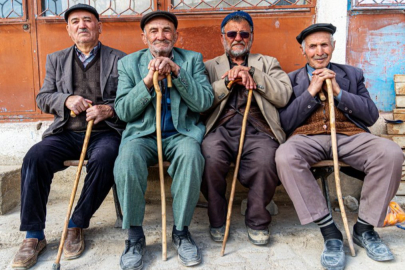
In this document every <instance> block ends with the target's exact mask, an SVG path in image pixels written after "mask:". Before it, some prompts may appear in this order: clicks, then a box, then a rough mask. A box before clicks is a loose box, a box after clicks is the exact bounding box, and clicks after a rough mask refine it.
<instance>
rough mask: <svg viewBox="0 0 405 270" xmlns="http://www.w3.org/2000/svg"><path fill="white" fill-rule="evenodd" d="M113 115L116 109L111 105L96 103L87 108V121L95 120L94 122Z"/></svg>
mask: <svg viewBox="0 0 405 270" xmlns="http://www.w3.org/2000/svg"><path fill="white" fill-rule="evenodd" d="M113 116H114V111H113V109H112V108H111V106H109V105H94V106H92V107H90V108H88V109H87V110H86V121H90V120H94V124H97V123H100V122H101V121H104V120H105V119H107V118H111V117H113Z"/></svg>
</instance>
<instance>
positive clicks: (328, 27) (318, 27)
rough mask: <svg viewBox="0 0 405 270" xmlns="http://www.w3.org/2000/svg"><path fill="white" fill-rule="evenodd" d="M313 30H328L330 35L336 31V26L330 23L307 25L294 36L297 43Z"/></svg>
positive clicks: (313, 31)
mask: <svg viewBox="0 0 405 270" xmlns="http://www.w3.org/2000/svg"><path fill="white" fill-rule="evenodd" d="M315 32H329V33H331V34H332V35H333V34H334V33H335V32H336V27H335V26H334V25H333V24H330V23H315V24H313V25H310V26H308V27H307V28H305V29H304V30H302V32H301V33H300V34H299V35H298V36H297V37H296V38H297V41H298V43H299V44H301V43H302V42H303V41H304V39H305V38H306V37H307V36H308V35H310V34H312V33H315Z"/></svg>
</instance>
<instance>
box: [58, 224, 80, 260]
mask: <svg viewBox="0 0 405 270" xmlns="http://www.w3.org/2000/svg"><path fill="white" fill-rule="evenodd" d="M83 251H84V237H83V229H82V228H68V231H67V236H66V241H65V244H64V246H63V254H64V255H65V259H67V260H72V259H76V258H79V257H80V255H82V253H83Z"/></svg>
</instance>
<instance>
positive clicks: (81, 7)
mask: <svg viewBox="0 0 405 270" xmlns="http://www.w3.org/2000/svg"><path fill="white" fill-rule="evenodd" d="M75 10H85V11H88V12H90V13H93V15H94V16H96V18H97V21H100V17H99V15H98V12H97V10H96V9H95V8H94V7H92V6H89V5H86V4H77V5H74V6H71V7H70V8H68V10H66V11H65V15H64V16H65V21H66V22H68V18H69V14H70V13H71V12H72V11H75Z"/></svg>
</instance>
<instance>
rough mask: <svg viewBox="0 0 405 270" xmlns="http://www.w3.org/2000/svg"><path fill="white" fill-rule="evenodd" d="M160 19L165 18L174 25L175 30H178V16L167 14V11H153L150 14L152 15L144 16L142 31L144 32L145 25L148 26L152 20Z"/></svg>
mask: <svg viewBox="0 0 405 270" xmlns="http://www.w3.org/2000/svg"><path fill="white" fill-rule="evenodd" d="M158 17H160V18H165V19H167V20H169V21H171V22H172V23H173V24H174V28H175V29H177V24H178V22H177V17H176V15H174V14H173V13H170V12H167V11H160V10H158V11H152V12H150V13H148V14H145V15H144V16H142V19H141V29H142V31H143V29H144V28H145V25H146V24H147V23H148V22H149V21H150V20H152V19H155V18H158Z"/></svg>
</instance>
